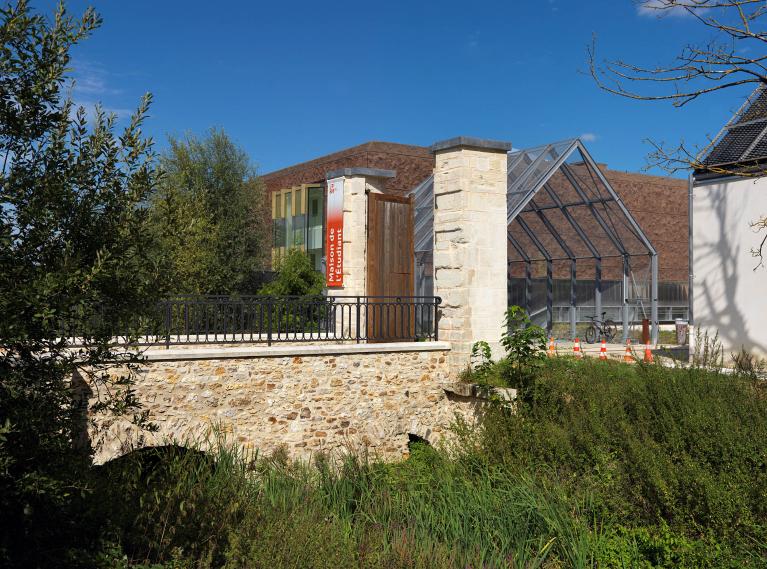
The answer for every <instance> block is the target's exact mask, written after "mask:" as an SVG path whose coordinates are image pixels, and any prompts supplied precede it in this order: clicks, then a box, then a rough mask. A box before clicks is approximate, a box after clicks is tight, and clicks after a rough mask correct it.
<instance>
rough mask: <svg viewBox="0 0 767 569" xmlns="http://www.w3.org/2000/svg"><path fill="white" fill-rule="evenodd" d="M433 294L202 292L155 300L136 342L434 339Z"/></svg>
mask: <svg viewBox="0 0 767 569" xmlns="http://www.w3.org/2000/svg"><path fill="white" fill-rule="evenodd" d="M440 302H441V300H440V298H439V297H433V296H426V297H414V296H411V297H405V296H399V297H384V296H378V297H372V296H334V297H324V296H310V297H306V296H302V297H268V296H241V297H228V296H206V297H188V298H186V297H185V298H175V299H171V300H166V301H163V302H161V303H160V306H159V312H160V314H159V315H158V316H159V318H158V321H159V322H158V324H159V326H157V327H156V328H155V330H157V333H154V334H152V335H151V336H152V337H145V338H143V339H142V341H140V342H139V343H141V344H158V343H161V344H165V345H167V346H170V345H173V344H226V343H258V342H263V343H266V344H268V345H271V344H273V343H277V342H321V341H346V342H357V343H361V342H402V341H429V340H438V339H439V333H438V319H439V304H440Z"/></svg>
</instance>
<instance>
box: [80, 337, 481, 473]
mask: <svg viewBox="0 0 767 569" xmlns="http://www.w3.org/2000/svg"><path fill="white" fill-rule="evenodd" d="M262 350H263V348H262ZM172 351H173V350H171V352H172ZM283 351H284V349H283ZM448 351H449V350H448V349H440V350H438V351H411V352H397V353H343V354H336V355H304V356H298V355H296V356H281V357H237V358H233V359H187V358H188V356H184V353H183V352H178V354H177V357H178V359H177V360H174V361H150V362H149V363H148V364H147V366H146V368H145V369H144V371H143V372H142V373H141V374H140V376H139V378H138V380H137V383H136V391H137V394H138V397H139V399H140V400H141V401H142V403H143V404H144V406H145V408H146V409H148V410H149V411H150V413H151V415H150V419H151V420H152V421H153V422H155V423H156V424H157V425H158V426H159V431H158V432H157V433H146V432H141V433H140V432H137V431H136V429H134V428H133V427H132V426H131V425H130V424H129V423H128V422H127V421H124V420H118V421H106V420H104V419H103V418H102V419H98V420H97V421H96V425H95V427H94V428H93V429H92V433H91V440H92V444H94V446H95V447H96V451H97V454H96V461H97V462H104V461H106V460H109V459H111V458H114V457H116V456H119V455H120V454H123V453H125V452H127V451H129V450H131V449H133V448H136V447H138V446H144V445H158V444H168V443H169V441H171V440H175V441H182V442H183V441H184V440H185V439H196V440H199V439H200V438H202V437H203V436H204V435H205V434H206V433H207V432H209V430H210V429H211V427H213V426H218V427H219V428H220V429H221V431H223V432H225V433H226V434H227V437H228V438H229V439H230V440H232V441H236V442H237V443H239V444H241V445H243V446H244V447H246V448H249V449H258V450H259V452H267V453H268V452H271V451H273V450H274V449H276V448H278V447H280V446H285V447H286V448H287V449H288V451H289V452H290V454H291V455H292V456H296V457H303V458H306V457H309V456H310V455H311V454H312V453H314V452H317V451H320V450H324V451H336V450H341V449H344V448H347V447H352V448H357V449H360V448H362V447H366V448H368V449H369V450H370V451H372V452H373V453H377V454H379V455H380V456H382V457H384V458H400V457H401V456H403V455H404V454H405V453H407V443H408V434H411V433H412V434H414V435H417V436H419V437H422V438H424V439H426V440H427V441H429V442H431V443H436V442H438V441H439V440H440V439H442V438H443V437H444V435H445V433H446V432H447V429H448V428H449V425H450V424H451V423H452V421H453V420H454V418H455V413H456V412H458V413H460V414H462V415H464V416H466V417H467V418H469V419H471V417H472V416H473V408H472V405H471V404H468V403H466V402H461V401H460V397H458V398H456V397H455V396H453V397H450V398H449V396H448V394H446V392H445V389H444V387H445V386H446V385H448V384H449V378H448V371H447V354H448ZM164 357H165V358H166V359H167V358H169V357H171V356H170V355H169V353H168V352H165V356H164Z"/></svg>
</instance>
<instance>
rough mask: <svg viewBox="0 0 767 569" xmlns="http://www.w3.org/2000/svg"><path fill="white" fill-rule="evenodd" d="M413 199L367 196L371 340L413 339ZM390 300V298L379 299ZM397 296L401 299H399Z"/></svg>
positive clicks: (369, 323)
mask: <svg viewBox="0 0 767 569" xmlns="http://www.w3.org/2000/svg"><path fill="white" fill-rule="evenodd" d="M413 255H414V251H413V198H412V197H399V196H390V195H385V194H369V195H368V242H367V258H368V260H367V294H368V297H379V298H370V299H369V303H370V304H368V308H367V317H366V319H365V321H366V326H367V336H368V341H371V342H390V341H396V340H405V339H409V338H413V337H414V335H415V318H414V310H413V304H412V300H411V299H410V298H403V297H412V296H413V265H414V258H413ZM380 297H387V298H380ZM397 297H400V298H402V300H399V301H398V300H397Z"/></svg>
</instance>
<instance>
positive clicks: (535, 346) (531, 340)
mask: <svg viewBox="0 0 767 569" xmlns="http://www.w3.org/2000/svg"><path fill="white" fill-rule="evenodd" d="M501 345H502V346H503V347H504V349H505V350H506V361H507V363H508V365H507V367H506V371H507V374H508V383H509V385H510V386H511V387H523V386H526V385H528V384H529V383H530V382H531V381H532V380H533V378H534V377H535V373H536V370H537V369H538V368H539V367H540V366H541V364H542V362H543V361H544V360H545V359H546V331H545V330H544V329H543V328H541V327H540V326H535V325H534V324H531V323H530V317H529V316H528V315H527V312H525V309H524V308H522V307H521V306H510V307H509V308H508V310H507V311H506V318H505V320H504V332H503V335H502V336H501Z"/></svg>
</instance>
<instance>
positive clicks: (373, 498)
mask: <svg viewBox="0 0 767 569" xmlns="http://www.w3.org/2000/svg"><path fill="white" fill-rule="evenodd" d="M164 454H165V456H163V459H162V461H157V462H154V464H153V467H152V468H150V469H149V470H151V473H149V474H147V470H148V469H147V464H146V463H147V458H148V455H144V456H142V457H136V458H135V459H131V458H125V459H123V463H122V464H120V465H118V466H117V467H113V468H112V470H113V471H112V472H109V473H105V475H104V483H103V486H102V488H103V489H104V491H105V492H106V496H105V497H106V500H105V503H108V504H110V507H111V508H112V511H111V514H110V517H111V519H112V520H113V523H114V525H113V528H112V535H114V536H119V539H117V541H119V545H120V548H121V549H122V551H124V552H125V553H126V554H127V556H128V558H129V559H130V560H132V561H133V562H136V563H150V562H152V563H171V562H173V560H174V559H179V558H181V559H185V560H187V562H189V563H192V564H193V566H195V567H540V566H543V565H544V564H546V563H548V564H551V563H559V562H565V563H566V565H567V566H572V567H585V566H587V565H588V551H589V533H588V529H587V528H586V527H585V526H584V525H583V524H582V523H581V522H580V521H579V517H578V516H573V515H572V511H571V506H569V505H568V504H567V503H566V502H565V501H564V500H563V499H562V497H561V496H560V495H559V494H558V493H557V491H556V489H547V488H544V487H542V486H540V485H539V484H538V483H537V482H536V481H535V480H534V479H532V478H530V477H524V478H518V477H516V476H511V475H510V474H509V473H507V472H504V471H503V470H502V469H498V468H494V467H490V466H489V465H480V464H476V463H475V464H473V465H464V464H462V463H460V462H457V461H454V460H451V459H450V458H448V457H447V456H446V455H445V454H444V453H440V452H438V451H436V450H434V449H431V448H429V447H425V446H420V445H416V447H415V448H414V449H413V453H412V456H411V458H410V459H409V460H408V461H406V462H405V463H402V464H398V465H391V464H384V463H380V462H376V461H371V460H368V459H367V458H366V457H364V456H355V455H352V454H347V455H344V456H340V455H339V456H324V455H321V456H320V457H319V458H318V459H316V460H314V461H313V463H311V464H309V463H303V462H293V461H290V460H288V459H287V458H286V457H285V456H284V455H281V454H279V453H278V455H277V456H273V457H269V458H264V457H261V458H257V457H252V456H247V455H243V454H242V452H241V451H240V450H238V448H237V447H236V446H233V445H229V444H227V443H226V442H225V441H219V444H217V445H214V450H213V451H212V454H208V455H204V454H202V453H199V452H182V451H180V450H178V449H173V448H170V449H169V450H168V451H167V452H165V453H164ZM131 462H133V464H131ZM150 462H153V461H150ZM192 560H193V561H192Z"/></svg>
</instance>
